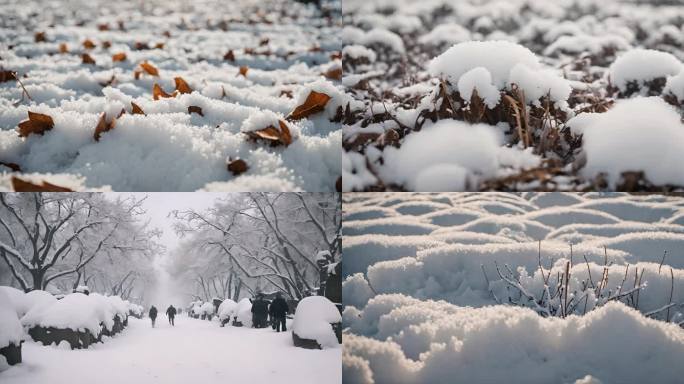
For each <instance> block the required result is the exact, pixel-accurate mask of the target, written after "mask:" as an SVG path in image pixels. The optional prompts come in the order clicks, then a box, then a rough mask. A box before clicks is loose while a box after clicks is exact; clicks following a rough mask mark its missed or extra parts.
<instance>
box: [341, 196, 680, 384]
mask: <svg viewBox="0 0 684 384" xmlns="http://www.w3.org/2000/svg"><path fill="white" fill-rule="evenodd" d="M343 217H344V220H345V222H344V229H343V233H344V239H343V244H344V262H343V274H344V276H345V280H344V282H343V285H342V291H343V298H344V305H345V309H344V312H343V325H344V329H345V331H344V337H343V349H344V350H343V354H342V360H343V381H344V382H345V383H350V384H351V383H373V382H374V383H393V384H396V383H428V382H429V383H509V382H525V383H604V384H613V383H614V384H629V383H644V382H658V383H680V382H681V381H682V377H684V367H682V365H681V363H680V362H681V360H682V358H684V329H682V328H681V327H682V325H684V219H683V218H684V197H681V196H680V197H677V196H663V195H629V194H617V193H616V194H596V193H587V194H575V193H523V194H511V193H480V194H478V193H440V194H415V193H353V194H345V197H344V205H343ZM665 252H666V253H665ZM506 280H508V281H506ZM528 295H529V296H530V297H532V299H528V298H527V297H526V296H528ZM549 297H551V298H552V299H551V300H549ZM588 376H590V377H588ZM592 380H593V381H592Z"/></svg>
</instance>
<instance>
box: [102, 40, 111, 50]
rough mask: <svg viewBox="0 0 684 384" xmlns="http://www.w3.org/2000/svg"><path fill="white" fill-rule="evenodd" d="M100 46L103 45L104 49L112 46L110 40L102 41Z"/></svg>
mask: <svg viewBox="0 0 684 384" xmlns="http://www.w3.org/2000/svg"><path fill="white" fill-rule="evenodd" d="M102 47H103V48H104V49H109V48H111V47H112V43H111V41H103V42H102Z"/></svg>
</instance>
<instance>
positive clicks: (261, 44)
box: [259, 37, 269, 47]
mask: <svg viewBox="0 0 684 384" xmlns="http://www.w3.org/2000/svg"><path fill="white" fill-rule="evenodd" d="M268 42H269V39H268V37H264V38H263V39H261V40H259V46H260V47H263V46H265V45H268Z"/></svg>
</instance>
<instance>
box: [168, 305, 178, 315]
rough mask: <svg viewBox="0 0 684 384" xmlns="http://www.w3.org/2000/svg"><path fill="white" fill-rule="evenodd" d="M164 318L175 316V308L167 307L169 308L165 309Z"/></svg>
mask: <svg viewBox="0 0 684 384" xmlns="http://www.w3.org/2000/svg"><path fill="white" fill-rule="evenodd" d="M166 316H168V317H174V316H176V308H174V307H173V305H169V307H168V308H167V309H166Z"/></svg>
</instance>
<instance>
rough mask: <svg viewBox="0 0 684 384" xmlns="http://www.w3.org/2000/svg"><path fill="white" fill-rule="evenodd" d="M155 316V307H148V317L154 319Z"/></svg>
mask: <svg viewBox="0 0 684 384" xmlns="http://www.w3.org/2000/svg"><path fill="white" fill-rule="evenodd" d="M156 317H157V308H155V307H152V308H150V319H155V318H156Z"/></svg>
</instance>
